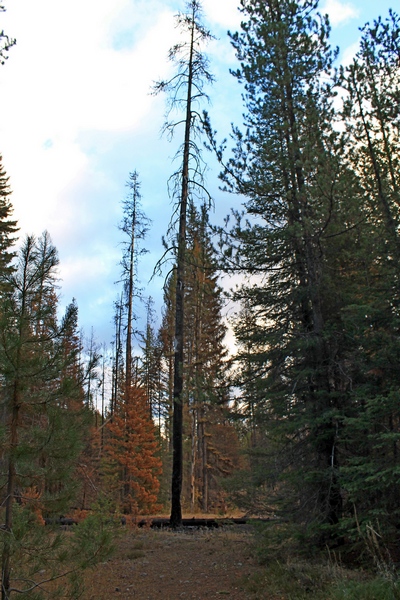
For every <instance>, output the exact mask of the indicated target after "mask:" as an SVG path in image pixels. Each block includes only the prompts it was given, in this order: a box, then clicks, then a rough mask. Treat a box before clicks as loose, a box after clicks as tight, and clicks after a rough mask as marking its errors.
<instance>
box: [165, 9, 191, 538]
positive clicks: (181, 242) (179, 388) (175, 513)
mask: <svg viewBox="0 0 400 600" xmlns="http://www.w3.org/2000/svg"><path fill="white" fill-rule="evenodd" d="M194 31H195V23H194V13H193V21H192V27H191V41H190V56H189V63H188V65H189V73H188V88H187V98H186V118H185V140H184V147H183V163H182V188H181V201H180V213H179V233H178V259H177V265H176V306H175V311H176V312H175V357H174V401H173V410H174V412H173V421H172V423H173V425H172V446H173V454H172V482H171V517H170V523H171V526H172V527H179V526H180V525H181V524H182V506H181V494H182V472H183V446H182V439H183V394H182V392H183V346H184V337H183V336H184V322H185V302H184V300H185V298H184V296H185V258H186V220H187V205H188V197H189V157H190V131H191V122H192V83H193V49H194Z"/></svg>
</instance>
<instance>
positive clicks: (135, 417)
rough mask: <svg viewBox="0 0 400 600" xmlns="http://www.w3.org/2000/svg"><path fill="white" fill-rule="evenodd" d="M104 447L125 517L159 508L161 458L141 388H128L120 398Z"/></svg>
mask: <svg viewBox="0 0 400 600" xmlns="http://www.w3.org/2000/svg"><path fill="white" fill-rule="evenodd" d="M107 437H108V441H107V443H106V445H105V452H106V456H107V462H108V464H109V466H110V467H112V472H113V473H114V490H115V492H117V494H118V496H119V505H120V508H121V509H122V511H123V512H124V513H125V514H151V513H152V512H154V511H156V510H158V509H159V506H158V505H157V497H158V492H159V489H160V482H159V477H160V475H161V459H160V457H159V456H158V442H157V441H156V437H155V427H154V424H153V421H152V420H151V419H150V415H149V407H148V401H147V398H146V394H145V392H144V390H143V389H141V388H139V387H135V386H133V387H131V388H130V390H129V393H128V397H127V398H126V397H125V393H124V394H123V395H122V398H121V399H120V402H119V403H118V406H117V409H116V411H115V412H114V415H113V420H112V422H110V423H108V436H107Z"/></svg>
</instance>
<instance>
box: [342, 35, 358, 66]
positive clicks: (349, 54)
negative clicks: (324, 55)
mask: <svg viewBox="0 0 400 600" xmlns="http://www.w3.org/2000/svg"><path fill="white" fill-rule="evenodd" d="M359 49H360V41H359V40H358V41H357V42H355V43H354V44H351V46H348V47H347V48H345V49H344V50H343V53H342V56H341V59H340V64H342V65H343V66H344V67H347V66H348V65H350V64H351V63H352V62H353V60H354V58H355V55H356V54H357V52H358V51H359Z"/></svg>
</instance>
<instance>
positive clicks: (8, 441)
mask: <svg viewBox="0 0 400 600" xmlns="http://www.w3.org/2000/svg"><path fill="white" fill-rule="evenodd" d="M57 265H58V257H57V252H56V250H55V248H54V246H53V245H52V243H51V240H50V237H49V235H48V234H47V233H45V234H43V235H42V237H41V238H40V239H39V240H36V239H35V238H34V237H33V236H28V237H27V238H26V239H25V241H24V243H23V245H22V247H21V250H20V252H19V255H18V262H17V265H16V268H15V271H13V272H11V273H10V275H9V278H8V288H7V292H6V293H4V296H3V298H2V303H1V322H0V360H1V372H2V381H1V388H2V389H1V400H2V415H3V418H2V431H1V434H2V435H1V447H2V448H1V449H2V481H1V489H2V490H3V492H2V495H3V506H4V511H5V516H4V523H5V524H4V527H3V529H2V535H1V538H2V539H1V541H2V598H3V599H4V600H5V599H8V598H10V595H11V590H14V591H18V592H20V593H24V595H25V596H26V597H27V598H30V597H32V598H33V597H34V598H39V597H40V598H41V597H42V595H41V594H40V593H39V588H40V587H41V586H42V584H43V585H44V582H43V579H45V580H46V581H47V582H50V581H52V580H54V579H56V578H59V577H61V576H62V573H65V572H69V573H70V574H71V577H72V578H73V579H75V578H76V576H77V573H78V570H79V569H80V568H81V566H82V564H83V563H85V562H87V563H88V564H90V562H91V561H93V560H94V557H93V556H91V551H92V550H93V551H94V553H95V554H96V553H98V558H100V556H102V555H103V549H104V548H103V549H102V544H103V543H104V541H105V540H104V539H100V538H98V537H97V540H96V535H97V532H98V529H97V528H93V524H92V528H93V531H92V535H89V537H88V538H87V542H88V543H87V545H86V546H85V545H82V546H81V548H80V551H81V556H80V557H78V554H77V550H78V548H79V542H78V539H79V536H80V535H81V534H80V532H79V533H78V532H77V535H76V536H74V537H73V538H72V539H71V544H69V541H68V540H67V539H65V538H63V537H62V536H59V535H53V534H51V532H50V531H47V530H46V531H45V529H44V528H43V527H42V524H43V517H46V518H48V519H51V518H53V517H55V516H57V517H58V516H59V515H60V514H65V513H66V512H67V511H68V510H69V509H70V507H71V502H72V501H73V499H75V498H76V493H77V489H76V478H75V477H74V475H75V472H76V460H77V458H78V456H79V453H80V451H81V449H82V444H83V436H84V434H85V429H86V427H85V422H86V413H85V411H84V410H83V407H80V408H79V407H78V406H77V405H76V404H75V402H78V403H79V398H80V399H81V398H82V395H81V394H82V381H80V380H76V379H72V378H71V371H70V370H71V369H72V368H73V364H74V362H75V360H76V354H75V352H74V351H73V350H72V349H69V347H68V346H69V342H71V339H69V334H70V333H71V331H72V330H73V329H74V325H75V323H76V306H75V305H71V306H70V307H68V309H67V311H66V315H65V318H64V319H63V321H62V323H61V325H59V324H58V322H57V318H56V307H57V295H56V293H55V281H56V269H57ZM89 546H91V548H89ZM71 547H74V549H73V551H71ZM49 555H51V559H52V560H51V563H52V564H51V565H50V563H49V560H48V558H49ZM45 565H46V568H47V567H48V568H49V572H47V571H46V576H45V577H44V578H43V577H42V576H41V573H42V569H43V568H44V566H45ZM70 583H71V585H75V583H76V582H75V583H74V582H73V581H72V580H71V582H70ZM44 588H45V589H46V586H45V585H44Z"/></svg>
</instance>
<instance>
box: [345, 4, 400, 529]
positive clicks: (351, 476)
mask: <svg viewBox="0 0 400 600" xmlns="http://www.w3.org/2000/svg"><path fill="white" fill-rule="evenodd" d="M399 25H400V23H399V17H398V16H397V15H396V14H395V13H393V12H392V11H390V12H389V17H388V18H387V19H386V20H382V19H381V18H379V19H378V20H377V21H375V22H374V23H373V25H372V26H370V25H368V24H367V25H366V26H365V27H364V28H363V29H362V38H361V42H360V50H359V52H358V53H357V55H356V57H355V59H354V61H353V63H352V64H351V65H349V66H348V67H346V68H344V69H342V70H341V74H340V77H339V83H340V85H341V86H342V87H343V88H344V90H345V94H344V107H343V113H342V115H343V121H344V123H345V125H346V133H347V135H348V140H349V141H348V145H347V152H346V159H347V162H348V164H349V167H350V168H352V169H353V170H354V172H356V173H357V175H358V177H359V181H360V184H361V187H362V190H363V194H364V199H365V200H364V208H363V211H362V212H361V216H362V218H363V219H364V222H365V225H364V227H363V229H364V232H365V233H364V235H366V236H367V237H366V240H365V241H364V248H363V252H362V254H360V255H359V256H360V258H361V257H362V268H360V277H357V274H354V273H353V278H354V275H355V276H356V277H357V287H358V290H357V291H358V300H357V302H355V303H354V304H353V305H352V306H351V307H348V309H347V314H348V317H349V321H348V326H349V329H350V328H351V330H352V331H353V335H354V337H355V339H356V340H357V346H356V350H355V351H354V352H353V354H352V357H351V358H352V362H353V365H354V367H356V368H354V374H353V376H352V386H353V390H354V392H355V394H354V395H355V402H354V411H353V413H350V414H349V415H348V418H347V419H346V420H345V421H344V425H345V430H344V435H343V441H344V443H345V451H344V453H343V454H344V456H345V458H346V463H345V467H344V468H343V469H342V481H343V486H344V487H345V489H346V492H347V494H346V495H347V498H348V501H349V503H351V507H352V509H353V510H356V511H357V516H358V523H359V524H361V526H363V524H364V523H368V522H371V521H374V520H375V519H378V520H379V523H380V527H381V532H382V534H385V535H397V534H396V533H395V532H396V528H397V526H398V523H399V517H400V515H399V511H398V504H397V500H396V498H397V497H398V494H399V484H400V482H399V479H398V476H397V470H398V456H399V450H400V447H399V441H400V436H399V419H400V415H399V411H398V388H399V377H398V368H397V362H398V356H399V300H400V297H399V291H400V290H399V274H400V273H399V261H398V258H399V250H400V238H399V206H400V195H399V189H400V188H399V186H400V178H399V166H400V155H399V150H398V139H399V133H400V131H399V126H400V112H399V103H398V98H399V83H398V82H399V62H398V58H399V56H400V33H399ZM360 267H361V265H360ZM349 521H350V523H351V519H349ZM353 527H354V529H355V525H353Z"/></svg>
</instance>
